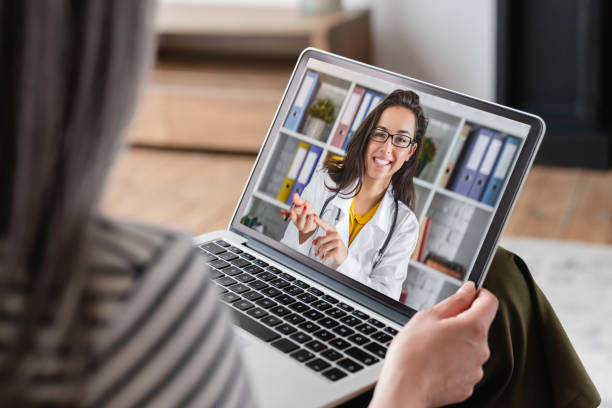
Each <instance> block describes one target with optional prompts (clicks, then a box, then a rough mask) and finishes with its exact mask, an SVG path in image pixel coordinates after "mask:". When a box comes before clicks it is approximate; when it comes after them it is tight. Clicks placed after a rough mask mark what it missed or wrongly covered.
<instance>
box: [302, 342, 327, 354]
mask: <svg viewBox="0 0 612 408" xmlns="http://www.w3.org/2000/svg"><path fill="white" fill-rule="evenodd" d="M305 346H306V347H307V348H309V349H311V350H312V351H315V352H319V351H321V350H325V349H326V348H327V346H325V344H323V343H321V342H320V341H318V340H313V341H311V342H309V343H306V344H305Z"/></svg>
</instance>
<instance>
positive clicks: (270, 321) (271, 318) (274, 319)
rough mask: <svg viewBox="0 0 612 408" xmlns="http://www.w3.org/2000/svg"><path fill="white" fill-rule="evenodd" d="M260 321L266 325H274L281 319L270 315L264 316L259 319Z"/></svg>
mask: <svg viewBox="0 0 612 408" xmlns="http://www.w3.org/2000/svg"><path fill="white" fill-rule="evenodd" d="M261 321H262V322H264V323H265V324H266V325H268V326H276V325H277V324H280V323H281V319H279V318H278V317H276V316H272V315H270V316H266V317H264V318H263V319H261Z"/></svg>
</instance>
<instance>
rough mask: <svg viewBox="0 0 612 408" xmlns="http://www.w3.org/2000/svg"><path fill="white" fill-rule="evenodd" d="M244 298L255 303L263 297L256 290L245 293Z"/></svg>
mask: <svg viewBox="0 0 612 408" xmlns="http://www.w3.org/2000/svg"><path fill="white" fill-rule="evenodd" d="M242 297H243V298H245V299H246V300H250V301H251V302H255V301H256V300H259V299H261V298H262V297H263V295H262V294H261V293H259V292H255V291H254V290H251V291H249V292H246V293H243V294H242Z"/></svg>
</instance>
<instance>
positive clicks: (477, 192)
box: [468, 133, 504, 201]
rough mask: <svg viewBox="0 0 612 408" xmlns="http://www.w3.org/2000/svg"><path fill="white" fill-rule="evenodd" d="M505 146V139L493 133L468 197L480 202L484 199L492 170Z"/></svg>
mask: <svg viewBox="0 0 612 408" xmlns="http://www.w3.org/2000/svg"><path fill="white" fill-rule="evenodd" d="M503 144H504V137H503V136H502V135H501V134H499V133H493V135H492V136H491V141H490V142H489V147H488V148H487V152H486V153H485V154H484V157H483V159H482V162H481V163H480V168H479V169H478V173H477V174H476V178H475V179H474V184H472V187H471V188H470V192H469V193H468V197H470V198H473V199H474V200H478V201H480V197H482V193H483V192H484V189H485V187H486V186H487V183H488V181H489V178H490V177H491V170H493V166H494V165H495V162H496V161H497V156H499V152H500V151H501V148H502V146H503Z"/></svg>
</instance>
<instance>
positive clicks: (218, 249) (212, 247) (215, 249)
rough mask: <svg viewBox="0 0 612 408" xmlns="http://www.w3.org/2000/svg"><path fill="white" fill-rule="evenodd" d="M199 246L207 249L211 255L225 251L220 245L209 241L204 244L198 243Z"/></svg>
mask: <svg viewBox="0 0 612 408" xmlns="http://www.w3.org/2000/svg"><path fill="white" fill-rule="evenodd" d="M200 248H202V249H205V250H207V251H208V252H210V253H211V254H213V255H219V254H222V253H223V252H226V251H225V248H223V247H220V246H219V245H217V244H215V243H214V242H209V243H207V244H204V245H200Z"/></svg>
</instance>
